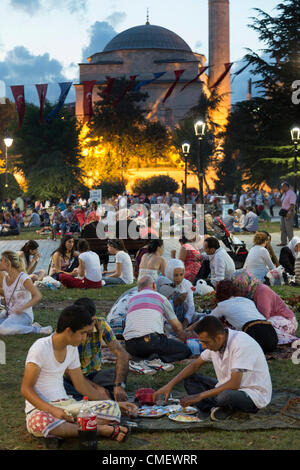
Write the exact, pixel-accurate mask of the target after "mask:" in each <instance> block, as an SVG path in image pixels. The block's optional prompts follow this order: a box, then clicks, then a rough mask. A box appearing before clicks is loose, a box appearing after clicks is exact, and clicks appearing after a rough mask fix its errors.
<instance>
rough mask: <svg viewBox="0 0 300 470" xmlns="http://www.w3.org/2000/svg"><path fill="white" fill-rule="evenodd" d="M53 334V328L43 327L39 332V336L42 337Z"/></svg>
mask: <svg viewBox="0 0 300 470" xmlns="http://www.w3.org/2000/svg"><path fill="white" fill-rule="evenodd" d="M51 333H53V328H52V326H42V327H41V329H40V331H39V334H41V335H51Z"/></svg>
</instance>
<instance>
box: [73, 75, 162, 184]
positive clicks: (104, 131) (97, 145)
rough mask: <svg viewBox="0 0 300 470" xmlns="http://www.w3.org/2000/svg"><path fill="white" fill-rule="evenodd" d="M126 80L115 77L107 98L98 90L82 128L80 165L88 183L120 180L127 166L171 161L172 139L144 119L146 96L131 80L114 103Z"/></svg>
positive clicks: (154, 124)
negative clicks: (119, 98)
mask: <svg viewBox="0 0 300 470" xmlns="http://www.w3.org/2000/svg"><path fill="white" fill-rule="evenodd" d="M129 83H130V82H128V80H126V79H125V78H122V79H117V80H116V81H115V83H114V86H113V88H112V91H111V95H110V96H109V97H108V98H107V97H106V95H105V93H104V92H103V90H102V89H99V93H98V95H99V100H98V101H97V102H96V103H95V105H94V116H93V118H92V120H91V122H90V123H89V124H88V125H84V126H83V128H82V131H81V134H80V143H81V152H82V155H83V158H82V160H81V162H80V166H81V168H82V170H83V171H84V173H85V181H86V183H87V184H88V185H90V186H95V185H100V184H102V182H103V181H105V180H108V181H109V180H111V179H112V178H116V177H117V178H118V177H119V178H121V179H122V175H123V172H125V171H126V169H127V168H129V167H134V168H141V167H146V166H149V165H150V166H153V165H157V164H158V163H159V162H161V161H163V162H164V163H166V162H168V163H169V161H170V156H169V152H170V146H171V139H170V136H169V135H168V132H167V129H166V127H165V126H163V125H162V124H161V123H160V122H151V121H147V120H146V118H145V114H146V113H147V112H148V111H149V110H147V109H146V108H145V107H144V103H145V101H146V99H147V97H148V95H147V94H146V93H142V92H141V91H138V92H135V91H134V87H135V85H136V83H133V84H132V88H131V90H130V91H128V92H127V94H126V95H125V96H124V97H123V99H122V100H121V101H120V102H119V104H118V105H114V103H116V100H117V99H118V97H120V96H121V95H122V93H123V92H124V91H125V90H126V88H127V87H128V85H129Z"/></svg>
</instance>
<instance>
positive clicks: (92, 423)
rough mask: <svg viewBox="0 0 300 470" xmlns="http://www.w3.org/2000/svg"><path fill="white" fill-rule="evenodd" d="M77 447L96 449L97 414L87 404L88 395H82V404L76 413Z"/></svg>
mask: <svg viewBox="0 0 300 470" xmlns="http://www.w3.org/2000/svg"><path fill="white" fill-rule="evenodd" d="M77 423H78V437H79V449H81V450H96V449H97V445H98V442H97V416H96V414H95V412H94V411H93V410H92V409H91V408H90V406H89V399H88V397H83V404H82V406H81V408H80V410H79V413H78V415H77Z"/></svg>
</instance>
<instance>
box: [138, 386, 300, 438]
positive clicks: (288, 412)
mask: <svg viewBox="0 0 300 470" xmlns="http://www.w3.org/2000/svg"><path fill="white" fill-rule="evenodd" d="M173 397H174V398H175V397H176V392H175V390H173ZM131 421H135V422H136V424H137V427H136V428H135V431H178V430H179V429H188V430H189V431H192V430H195V431H199V430H200V429H222V430H224V431H249V430H257V429H272V428H280V429H288V428H291V429H300V389H295V390H285V389H281V390H275V391H273V396H272V401H271V403H270V404H269V405H268V406H267V407H266V408H263V409H261V410H259V412H258V413H256V414H248V413H241V412H236V413H234V415H233V416H232V417H231V418H230V419H227V420H224V421H211V420H210V418H209V417H208V418H207V419H204V420H203V421H201V422H199V423H178V422H174V421H171V420H170V419H169V418H168V417H167V416H164V417H162V418H136V419H131Z"/></svg>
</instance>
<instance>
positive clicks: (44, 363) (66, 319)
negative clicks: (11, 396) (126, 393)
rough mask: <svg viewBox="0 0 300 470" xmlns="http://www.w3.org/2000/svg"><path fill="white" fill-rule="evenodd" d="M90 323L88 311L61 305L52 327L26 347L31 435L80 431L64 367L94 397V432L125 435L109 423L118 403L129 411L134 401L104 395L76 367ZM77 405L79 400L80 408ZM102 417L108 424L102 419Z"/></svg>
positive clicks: (25, 389)
mask: <svg viewBox="0 0 300 470" xmlns="http://www.w3.org/2000/svg"><path fill="white" fill-rule="evenodd" d="M92 329H93V320H92V318H91V316H90V313H89V312H87V311H85V309H84V308H82V307H80V306H76V305H71V306H70V307H66V308H65V309H64V310H63V311H62V313H61V315H60V317H59V320H58V323H57V328H56V332H55V333H54V334H53V335H51V336H48V337H47V338H40V339H38V340H37V341H36V342H35V343H34V344H33V345H32V346H31V348H30V349H29V352H28V355H27V358H26V365H25V372H24V377H23V381H22V385H21V394H22V395H23V397H24V398H25V399H26V406H25V413H26V424H27V430H28V431H29V432H30V433H31V434H33V435H34V436H36V437H42V436H43V437H48V436H49V437H50V436H51V437H53V436H55V437H63V438H69V437H76V436H77V435H78V426H77V424H76V422H75V420H74V417H73V416H72V414H70V412H71V410H70V408H69V409H68V407H69V406H71V408H72V405H73V406H74V403H75V404H76V403H77V404H78V403H80V402H76V401H75V400H70V399H69V396H68V395H67V393H66V391H65V388H64V385H63V376H64V373H65V371H66V370H67V371H68V374H69V377H70V378H71V380H72V382H73V385H74V387H75V389H76V390H77V391H78V392H79V393H81V394H82V395H83V396H87V397H88V398H89V400H95V401H93V402H91V407H92V408H93V407H94V408H93V409H94V411H95V414H96V416H97V434H98V435H101V436H105V437H111V438H112V439H114V440H117V441H122V440H124V438H125V437H126V434H127V432H128V429H127V428H126V427H125V426H120V425H115V424H113V423H116V422H117V423H118V422H120V409H123V410H124V411H126V412H129V413H130V412H132V411H137V409H136V407H135V406H134V408H132V404H129V403H127V402H120V403H116V402H114V401H111V400H106V398H107V395H106V393H105V391H104V392H102V391H101V390H99V388H95V387H93V385H91V383H90V382H89V381H88V380H86V379H85V378H84V376H83V373H82V370H81V367H80V359H79V353H78V346H79V345H80V344H81V342H82V341H84V340H85V339H86V336H87V334H88V333H89V332H91V331H92ZM70 401H71V402H72V403H70ZM79 408H80V405H79V407H78V406H77V410H78V411H79ZM78 411H77V412H78ZM73 412H74V410H73ZM76 414H77V413H76ZM104 417H105V418H104ZM104 419H105V421H104V422H105V423H106V424H102V423H103V420H104Z"/></svg>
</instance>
